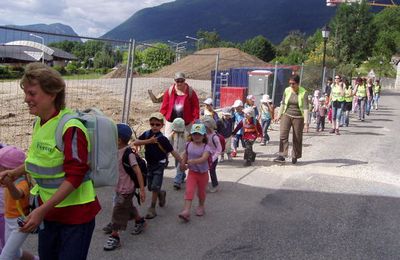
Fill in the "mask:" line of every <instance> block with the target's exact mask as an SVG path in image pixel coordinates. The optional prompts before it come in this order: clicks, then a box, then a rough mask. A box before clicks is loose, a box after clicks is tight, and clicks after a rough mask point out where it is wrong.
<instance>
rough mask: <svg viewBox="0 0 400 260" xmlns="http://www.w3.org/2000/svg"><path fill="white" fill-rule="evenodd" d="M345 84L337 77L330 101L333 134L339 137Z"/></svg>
mask: <svg viewBox="0 0 400 260" xmlns="http://www.w3.org/2000/svg"><path fill="white" fill-rule="evenodd" d="M344 88H345V86H344V83H343V82H342V78H341V77H340V76H339V75H336V76H335V83H334V84H333V85H332V90H331V95H330V101H331V107H332V130H331V131H330V133H331V134H334V133H336V134H337V135H339V134H340V133H339V125H340V117H341V116H342V108H343V103H344Z"/></svg>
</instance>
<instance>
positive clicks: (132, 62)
mask: <svg viewBox="0 0 400 260" xmlns="http://www.w3.org/2000/svg"><path fill="white" fill-rule="evenodd" d="M132 50H133V51H132V53H133V54H132V58H131V69H130V71H131V73H130V77H129V78H130V81H131V84H130V85H129V92H128V105H127V112H126V122H129V112H130V111H131V101H132V85H133V70H134V68H135V51H136V41H135V40H133V42H132Z"/></svg>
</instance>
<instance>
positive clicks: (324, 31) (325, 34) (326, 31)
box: [321, 25, 331, 92]
mask: <svg viewBox="0 0 400 260" xmlns="http://www.w3.org/2000/svg"><path fill="white" fill-rule="evenodd" d="M330 32H331V30H330V28H329V27H328V26H326V25H325V26H324V27H323V28H322V38H323V39H324V53H323V56H322V84H321V86H322V87H321V90H322V92H323V91H324V83H325V71H326V68H325V55H326V42H327V41H328V38H329V34H330Z"/></svg>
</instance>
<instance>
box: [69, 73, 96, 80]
mask: <svg viewBox="0 0 400 260" xmlns="http://www.w3.org/2000/svg"><path fill="white" fill-rule="evenodd" d="M101 76H103V74H98V73H91V74H79V75H68V76H63V79H68V80H71V79H72V80H73V79H99V78H100V77H101Z"/></svg>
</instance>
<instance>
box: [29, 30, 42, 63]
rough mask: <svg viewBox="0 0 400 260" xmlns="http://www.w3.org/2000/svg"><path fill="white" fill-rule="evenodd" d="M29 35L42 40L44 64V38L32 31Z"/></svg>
mask: <svg viewBox="0 0 400 260" xmlns="http://www.w3.org/2000/svg"><path fill="white" fill-rule="evenodd" d="M29 35H30V36H33V37H36V38H39V39H41V40H42V63H43V64H44V38H43V37H42V36H39V35H36V34H33V33H30V34H29Z"/></svg>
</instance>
